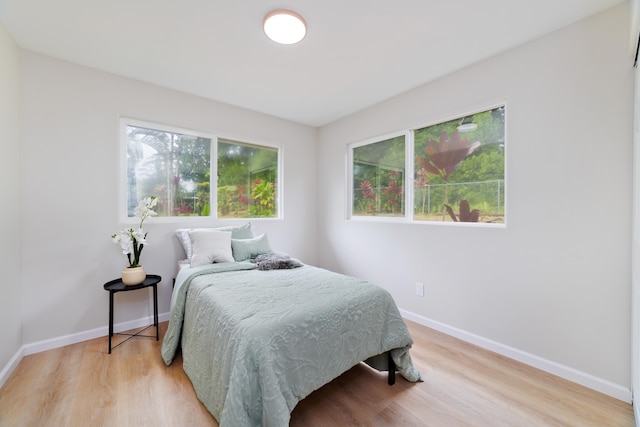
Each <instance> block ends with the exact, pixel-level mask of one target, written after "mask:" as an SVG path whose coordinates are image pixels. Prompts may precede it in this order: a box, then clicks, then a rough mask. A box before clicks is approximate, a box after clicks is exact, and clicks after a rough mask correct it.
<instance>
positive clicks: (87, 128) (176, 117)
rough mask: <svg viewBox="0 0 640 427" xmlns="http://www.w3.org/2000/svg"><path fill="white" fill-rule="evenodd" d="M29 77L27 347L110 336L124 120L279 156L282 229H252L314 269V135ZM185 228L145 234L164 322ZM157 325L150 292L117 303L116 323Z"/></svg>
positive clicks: (50, 75)
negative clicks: (269, 147) (272, 149)
mask: <svg viewBox="0 0 640 427" xmlns="http://www.w3.org/2000/svg"><path fill="white" fill-rule="evenodd" d="M20 66H21V74H20V80H21V87H22V97H21V105H22V109H21V113H22V122H23V124H24V126H23V132H22V145H23V146H24V168H23V172H22V185H21V191H22V195H23V198H24V200H23V211H22V214H23V221H24V225H25V226H24V233H23V253H24V267H23V278H24V280H23V282H24V300H25V307H24V315H23V321H24V343H25V344H27V345H29V344H32V343H36V342H40V341H42V340H47V339H53V338H58V337H63V336H67V335H73V334H78V333H80V332H83V331H88V330H93V329H96V328H104V327H105V326H106V325H107V320H108V293H107V292H106V291H104V289H103V287H102V285H103V284H104V283H105V282H107V281H108V280H111V279H113V278H116V277H118V276H119V274H120V271H121V270H122V268H123V267H124V266H125V261H126V259H125V257H124V256H123V255H122V253H121V252H120V250H119V249H118V247H117V246H116V245H114V244H113V243H112V242H111V239H110V237H109V236H110V235H111V234H113V233H114V232H116V231H117V230H119V229H121V228H123V224H118V212H117V203H118V193H117V188H118V153H119V145H118V144H119V140H118V138H119V122H118V119H119V116H120V115H123V116H128V117H134V118H138V119H142V120H147V121H152V122H158V123H166V124H169V125H173V126H178V127H182V128H188V129H196V130H201V131H207V132H212V133H213V132H217V133H222V134H223V135H225V136H234V137H238V138H244V140H246V141H254V142H266V143H271V144H279V145H282V147H283V150H284V170H285V175H284V182H283V183H282V187H281V189H283V191H284V199H285V206H284V209H285V219H284V220H283V221H275V220H253V221H252V223H253V225H254V229H255V232H256V233H263V232H266V233H268V235H269V240H270V243H271V245H272V246H273V247H274V249H278V250H281V251H284V252H288V253H291V254H295V256H297V257H300V258H301V259H303V260H304V261H306V262H310V263H313V262H315V261H316V248H315V245H314V244H313V242H314V239H315V235H316V231H315V223H316V211H315V168H316V165H315V157H314V155H313V154H314V152H315V138H316V130H315V129H314V128H311V127H307V126H302V125H299V124H294V123H291V122H287V121H284V120H281V119H276V118H273V117H270V116H266V115H263V114H258V113H254V112H250V111H247V110H243V109H240V108H235V107H232V106H229V105H224V104H220V103H216V102H212V101H208V100H205V99H203V98H198V97H194V96H190V95H186V94H182V93H178V92H175V91H171V90H167V89H162V88H159V87H156V86H152V85H148V84H144V83H141V82H138V81H134V80H130V79H126V78H122V77H117V76H114V75H111V74H107V73H103V72H98V71H95V70H92V69H88V68H83V67H80V66H77V65H74V64H71V63H67V62H62V61H59V60H56V59H52V58H49V57H45V56H42V55H39V54H35V53H31V52H27V51H21V54H20ZM239 90H241V89H239ZM238 223H244V221H241V222H238ZM7 224H11V222H7ZM211 224H213V222H212V223H211ZM11 225H13V224H11ZM183 226H189V223H188V222H181V223H175V224H159V223H154V222H153V220H149V221H147V223H145V228H146V229H148V231H149V236H148V240H149V244H148V245H146V246H145V250H144V254H143V256H142V263H143V264H144V266H145V270H146V271H147V272H148V273H155V274H160V275H161V276H162V277H163V281H162V285H161V287H160V289H159V300H160V301H159V304H160V312H161V313H166V312H168V309H169V301H170V296H171V280H172V278H173V277H174V274H175V266H176V261H177V260H178V259H179V258H181V257H184V254H183V253H182V249H181V247H180V246H179V244H178V241H177V239H176V238H175V236H174V234H173V230H174V229H175V228H178V227H183ZM151 314H152V306H151V304H150V302H149V294H148V293H146V291H143V292H129V293H126V294H117V295H116V314H115V322H116V323H119V322H124V321H130V320H134V319H139V318H141V317H143V316H149V315H151Z"/></svg>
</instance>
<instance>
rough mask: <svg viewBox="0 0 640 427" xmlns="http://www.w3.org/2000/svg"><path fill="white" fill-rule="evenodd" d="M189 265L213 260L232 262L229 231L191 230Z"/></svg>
mask: <svg viewBox="0 0 640 427" xmlns="http://www.w3.org/2000/svg"><path fill="white" fill-rule="evenodd" d="M189 238H190V239H191V249H192V251H193V252H192V254H191V267H198V266H201V265H206V264H212V263H214V262H233V261H234V259H233V252H232V251H231V232H230V231H218V230H191V231H189Z"/></svg>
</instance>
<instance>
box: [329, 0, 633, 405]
mask: <svg viewBox="0 0 640 427" xmlns="http://www.w3.org/2000/svg"><path fill="white" fill-rule="evenodd" d="M628 41H629V8H628V4H622V5H620V6H618V7H615V8H613V9H610V10H608V11H606V12H604V13H602V14H599V15H596V16H594V17H592V18H590V19H587V20H585V21H582V22H579V23H577V24H574V25H572V26H569V27H567V28H565V29H562V30H560V31H558V32H555V33H553V34H551V35H548V36H546V37H544V38H541V39H539V40H536V41H534V42H531V43H528V44H526V45H524V46H521V47H519V48H517V49H514V50H512V51H508V52H505V53H503V54H500V55H498V56H496V57H494V58H491V59H489V60H487V61H484V62H482V63H479V64H476V65H474V66H471V67H469V68H466V69H464V70H461V71H459V72H457V73H454V74H451V75H449V76H446V77H444V78H442V79H440V80H438V81H435V82H433V83H430V84H427V85H425V86H423V87H420V88H418V89H415V90H412V91H410V92H408V93H405V94H403V95H401V96H398V97H396V98H394V99H390V100H387V101H385V102H382V103H381V104H379V105H376V106H373V107H371V108H369V109H367V110H365V111H362V112H359V113H357V114H354V115H352V116H350V117H348V118H345V119H342V120H340V121H337V122H335V123H332V124H330V125H327V126H325V127H323V128H321V129H320V131H319V141H318V151H319V152H318V158H319V164H318V169H317V170H318V208H319V212H318V220H319V223H318V224H319V225H318V227H319V234H318V236H319V252H318V253H319V262H320V264H321V265H322V266H324V267H328V268H332V269H336V270H339V271H342V272H345V273H348V274H352V275H355V276H359V277H362V278H365V279H368V280H371V281H373V282H376V283H378V284H380V285H382V286H384V287H386V288H387V289H389V290H390V291H391V292H392V294H393V296H394V297H395V299H396V301H397V303H398V305H399V306H400V307H401V308H402V309H403V310H406V311H407V312H410V313H412V314H414V315H416V316H417V317H418V318H420V319H422V320H425V321H428V322H431V321H434V322H436V324H437V322H439V323H440V324H442V325H446V327H449V328H457V329H459V330H461V331H463V332H464V333H466V334H468V335H469V336H479V337H481V338H482V339H485V340H487V342H495V343H498V344H500V345H501V346H504V348H510V349H513V350H515V351H516V352H520V353H521V354H523V355H525V354H526V355H528V356H530V357H531V358H541V359H540V360H543V361H545V363H546V362H549V363H551V364H558V365H560V366H562V367H566V368H568V369H566V370H565V371H571V370H577V371H578V372H580V375H581V376H582V377H583V378H585V377H590V376H593V377H595V378H596V379H597V381H596V382H600V383H601V384H605V387H604V388H606V385H607V383H610V384H609V385H612V387H611V388H612V389H615V390H618V391H622V395H623V397H624V398H626V397H627V396H626V394H628V389H629V387H630V378H631V374H630V339H629V338H630V323H631V319H630V302H629V301H630V290H631V288H630V282H631V279H630V247H631V194H632V192H631V184H632V129H633V120H632V104H633V69H632V62H633V61H632V59H631V58H629V56H628ZM416 54H422V53H420V52H416ZM424 54H428V53H427V52H425V53H424ZM460 54H461V55H464V47H463V46H461V50H460ZM372 90H375V88H372ZM501 101H506V102H507V142H506V144H507V194H506V195H507V215H508V216H507V227H506V228H504V229H496V228H481V227H474V228H470V227H463V226H443V225H425V224H421V225H419V224H390V223H373V222H350V221H346V220H345V212H346V206H345V203H346V200H345V196H344V194H345V192H346V188H345V183H346V178H345V156H346V145H347V144H348V143H351V142H355V141H359V140H363V139H366V138H369V137H372V136H375V135H380V134H385V133H388V132H390V131H393V130H396V129H401V128H405V127H412V126H421V125H425V124H430V123H433V122H436V121H439V120H443V119H449V118H452V117H455V116H459V115H462V114H464V113H466V112H470V111H475V110H477V109H479V108H483V107H487V106H492V105H493V104H495V103H496V102H501ZM418 281H419V282H423V283H424V284H425V296H424V298H420V297H416V296H415V295H414V290H415V282H418ZM582 374H584V375H582ZM625 390H626V391H627V392H626V393H625ZM614 394H615V393H614Z"/></svg>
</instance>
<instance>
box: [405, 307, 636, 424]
mask: <svg viewBox="0 0 640 427" xmlns="http://www.w3.org/2000/svg"><path fill="white" fill-rule="evenodd" d="M400 312H401V314H402V316H403V317H404V318H405V319H408V320H411V321H413V322H416V323H419V324H421V325H423V326H427V327H429V328H431V329H435V330H437V331H440V332H443V333H445V334H447V335H451V336H453V337H455V338H458V339H461V340H463V341H466V342H468V343H471V344H474V345H477V346H478V347H482V348H484V349H487V350H491V351H493V352H495V353H498V354H501V355H503V356H506V357H508V358H510V359H513V360H517V361H518V362H522V363H524V364H526V365H529V366H533V367H534V368H537V369H540V370H542V371H545V372H549V373H551V374H554V375H557V376H559V377H561V378H564V379H566V380H569V381H571V382H574V383H576V384H580V385H583V386H585V387H588V388H590V389H592V390H595V391H598V392H600V393H603V394H606V395H608V396H611V397H614V398H616V399H619V400H622V401H624V402H627V403H631V401H632V396H631V390H629V389H628V388H625V387H623V386H621V385H619V384H614V383H612V382H610V381H607V380H604V379H602V378H598V377H596V376H593V375H591V374H588V373H586V372H581V371H578V370H577V369H573V368H571V367H569V366H565V365H561V364H559V363H556V362H552V361H550V360H547V359H543V358H541V357H538V356H535V355H533V354H530V353H526V352H524V351H521V350H518V349H516V348H513V347H509V346H507V345H504V344H501V343H499V342H496V341H492V340H490V339H487V338H484V337H481V336H479V335H475V334H472V333H469V332H467V331H463V330H461V329H458V328H454V327H452V326H449V325H446V324H444V323H440V322H437V321H435V320H431V319H428V318H426V317H423V316H420V315H417V314H415V313H411V312H409V311H406V310H400ZM635 410H637V408H636V409H635ZM638 419H640V418H638V414H637V413H636V420H638Z"/></svg>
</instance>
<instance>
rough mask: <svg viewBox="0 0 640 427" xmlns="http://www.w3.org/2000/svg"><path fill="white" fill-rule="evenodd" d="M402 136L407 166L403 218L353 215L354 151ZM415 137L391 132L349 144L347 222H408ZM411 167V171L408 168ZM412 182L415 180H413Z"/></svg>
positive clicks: (407, 133)
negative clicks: (409, 186)
mask: <svg viewBox="0 0 640 427" xmlns="http://www.w3.org/2000/svg"><path fill="white" fill-rule="evenodd" d="M400 136H403V137H404V164H405V170H404V174H405V186H404V188H403V189H404V212H405V214H404V215H402V216H392V215H354V214H353V197H354V188H353V186H354V176H353V173H354V170H353V161H354V150H355V149H356V148H359V147H364V146H366V145H372V144H377V143H379V142H384V141H387V140H389V139H393V138H398V137H400ZM412 138H413V135H412V134H411V132H410V131H409V130H401V131H396V132H390V133H387V134H384V135H380V136H376V137H373V138H369V139H366V140H364V141H358V142H354V143H351V144H348V145H347V147H348V149H347V191H346V196H347V201H346V208H347V211H346V218H347V220H353V221H377V222H378V221H380V222H389V221H390V222H406V221H407V209H408V208H409V206H410V205H409V199H410V195H409V194H408V193H407V191H406V182H407V181H408V180H409V177H412V176H413V165H411V164H410V162H409V159H410V157H409V156H411V155H412V154H413V150H412V149H411V147H413V140H412ZM408 165H409V166H410V167H411V169H409V168H407V166H408ZM411 180H413V179H412V178H411Z"/></svg>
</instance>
